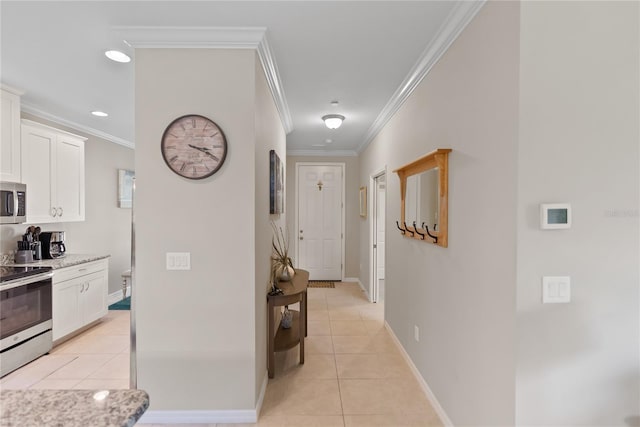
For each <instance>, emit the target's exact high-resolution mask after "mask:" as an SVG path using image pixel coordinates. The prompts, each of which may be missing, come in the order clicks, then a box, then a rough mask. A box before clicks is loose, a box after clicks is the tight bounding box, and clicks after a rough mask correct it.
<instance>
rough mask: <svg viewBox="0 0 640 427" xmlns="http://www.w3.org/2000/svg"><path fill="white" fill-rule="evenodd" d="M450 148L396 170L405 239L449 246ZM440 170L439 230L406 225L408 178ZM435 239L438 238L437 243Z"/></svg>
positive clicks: (401, 226) (442, 149)
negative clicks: (436, 169) (435, 169)
mask: <svg viewBox="0 0 640 427" xmlns="http://www.w3.org/2000/svg"><path fill="white" fill-rule="evenodd" d="M450 152H451V149H450V148H438V149H437V150H435V151H432V152H431V153H429V154H427V155H425V156H422V157H420V158H419V159H417V160H415V161H413V162H411V163H408V164H406V165H404V166H402V167H400V168H398V169H396V170H394V171H393V172H394V173H397V174H398V176H399V177H400V219H401V223H400V224H399V228H401V229H404V231H402V235H403V236H404V237H408V238H413V239H418V240H423V241H425V242H431V243H434V244H436V245H438V246H442V247H443V248H446V247H447V246H448V244H449V238H448V229H449V204H448V199H449V153H450ZM434 168H438V190H439V191H438V192H439V195H438V203H439V206H438V228H439V230H437V231H435V230H428V233H427V230H425V229H422V228H420V227H421V224H416V226H415V227H413V226H412V225H413V224H406V225H405V222H406V220H407V218H406V216H405V203H406V196H407V178H409V177H410V176H412V175H417V174H420V173H422V172H425V171H428V170H429V169H434ZM434 237H437V241H434V240H436V239H435V238H434Z"/></svg>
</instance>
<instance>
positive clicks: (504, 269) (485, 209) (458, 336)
mask: <svg viewBox="0 0 640 427" xmlns="http://www.w3.org/2000/svg"><path fill="white" fill-rule="evenodd" d="M518 62H519V3H516V2H490V3H487V4H486V5H485V6H484V7H483V9H482V10H480V12H479V13H478V15H477V16H476V17H475V18H474V20H473V21H471V23H470V24H469V25H468V27H467V28H466V29H465V30H464V32H463V33H462V34H461V35H460V36H459V37H458V39H457V40H456V41H455V42H454V43H453V45H452V46H451V47H450V48H449V50H448V51H447V52H446V53H445V54H444V56H443V57H442V58H441V59H440V61H439V62H438V63H437V64H436V65H435V66H434V68H433V69H432V70H431V71H430V72H429V74H428V75H427V76H426V78H425V79H424V80H423V81H422V82H421V84H420V85H419V87H418V88H417V89H416V91H415V92H414V93H413V94H412V95H411V96H410V97H409V99H408V100H407V101H406V103H405V104H404V105H403V106H402V108H401V109H400V110H399V111H398V112H397V113H396V115H395V116H394V117H393V118H392V120H391V121H390V122H389V123H388V124H387V125H386V126H385V127H384V129H383V130H382V131H381V132H380V133H379V135H378V136H377V137H376V138H375V140H374V141H373V142H372V143H371V144H370V145H369V147H368V148H367V149H366V150H365V151H364V152H363V153H362V155H361V159H360V185H368V183H369V176H370V175H371V174H372V173H374V172H375V171H378V170H380V169H381V168H383V167H384V166H385V164H386V165H387V167H388V169H387V170H388V172H389V173H388V175H387V176H388V181H387V182H388V185H387V222H386V227H387V230H388V232H387V237H386V245H387V250H386V260H387V262H386V267H387V268H386V301H385V318H386V320H387V321H388V323H389V325H390V326H391V328H392V329H393V331H394V333H395V334H396V336H397V337H398V338H399V340H400V341H401V343H402V345H403V346H404V348H405V349H406V351H407V352H408V354H409V355H410V357H411V358H412V360H413V362H414V363H415V365H416V366H417V368H418V369H419V371H420V373H421V374H422V376H423V377H424V379H425V380H426V381H427V383H428V384H429V386H430V388H431V390H432V391H433V392H434V393H435V395H436V396H437V398H438V400H439V402H440V404H441V405H442V407H443V408H444V410H445V411H446V413H447V414H448V415H449V418H450V419H451V421H452V422H453V423H454V425H513V424H514V421H515V410H514V406H515V404H514V396H515V381H514V376H515V353H514V346H515V336H514V332H515V298H516V295H515V282H516V269H515V262H516V258H515V247H516V177H517V171H516V160H517V138H518V127H517V121H518V77H519V70H518ZM436 148H452V149H453V152H452V153H451V155H450V160H449V162H450V163H449V164H450V172H449V247H448V248H446V249H445V248H441V247H439V246H435V245H432V244H428V243H425V242H421V241H417V240H413V239H406V238H403V237H402V236H401V235H400V233H399V232H397V231H396V224H395V221H396V220H398V219H400V218H399V215H400V185H399V179H398V176H397V174H394V173H392V172H391V171H393V170H394V169H396V168H398V167H399V166H402V165H404V164H406V163H409V162H411V161H413V160H414V159H416V158H418V157H420V156H422V155H424V154H426V153H428V152H430V151H433V150H435V149H436ZM370 192H371V189H369V193H370ZM368 237H369V223H368V221H365V222H362V223H361V227H360V262H361V263H362V264H364V265H366V266H367V268H365V269H362V270H361V276H360V277H361V280H363V282H364V283H365V287H366V286H368V281H369V277H368ZM414 325H415V326H418V327H419V328H420V342H416V341H415V340H414V338H413V330H414Z"/></svg>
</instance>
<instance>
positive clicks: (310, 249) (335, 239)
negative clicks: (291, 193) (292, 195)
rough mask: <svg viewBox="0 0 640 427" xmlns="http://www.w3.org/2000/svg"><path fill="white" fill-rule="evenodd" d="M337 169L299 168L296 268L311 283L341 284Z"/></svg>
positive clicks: (339, 175) (339, 177)
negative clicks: (315, 281)
mask: <svg viewBox="0 0 640 427" xmlns="http://www.w3.org/2000/svg"><path fill="white" fill-rule="evenodd" d="M342 170H343V168H342V166H340V165H298V197H297V200H298V230H297V236H298V257H297V261H298V262H297V265H298V267H300V268H302V269H304V270H307V271H309V278H310V279H312V280H342V191H343V176H342Z"/></svg>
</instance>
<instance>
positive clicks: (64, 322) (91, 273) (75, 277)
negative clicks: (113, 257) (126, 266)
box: [52, 259, 109, 341]
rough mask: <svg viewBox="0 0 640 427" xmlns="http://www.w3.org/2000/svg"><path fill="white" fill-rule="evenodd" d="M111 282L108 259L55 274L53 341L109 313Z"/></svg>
mask: <svg viewBox="0 0 640 427" xmlns="http://www.w3.org/2000/svg"><path fill="white" fill-rule="evenodd" d="M108 283H109V261H108V260H106V259H105V260H100V261H94V262H90V263H85V264H79V265H76V266H73V267H67V268H61V269H59V270H55V271H54V274H53V315H52V317H53V340H54V341H55V340H58V339H60V338H62V337H64V336H65V335H68V334H70V333H72V332H74V331H76V330H78V329H80V328H82V327H83V326H86V325H88V324H89V323H91V322H93V321H96V320H98V319H100V318H101V317H103V316H104V315H106V314H107V294H108Z"/></svg>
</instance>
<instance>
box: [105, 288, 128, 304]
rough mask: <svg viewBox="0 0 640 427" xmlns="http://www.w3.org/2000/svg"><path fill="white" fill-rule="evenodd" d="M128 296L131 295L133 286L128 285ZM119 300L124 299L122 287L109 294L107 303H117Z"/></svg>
mask: <svg viewBox="0 0 640 427" xmlns="http://www.w3.org/2000/svg"><path fill="white" fill-rule="evenodd" d="M126 296H128V297H130V296H131V286H127V293H126ZM118 301H122V289H120V290H118V291H115V292H112V293H110V294H109V295H108V296H107V305H111V304H115V303H117V302H118Z"/></svg>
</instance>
